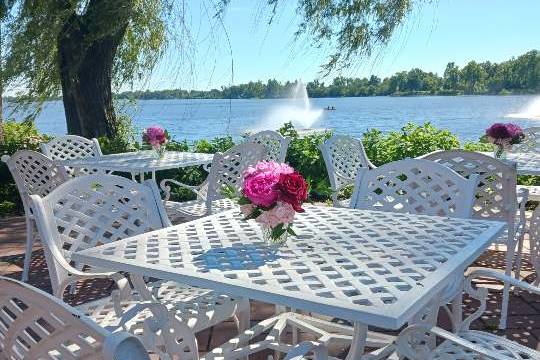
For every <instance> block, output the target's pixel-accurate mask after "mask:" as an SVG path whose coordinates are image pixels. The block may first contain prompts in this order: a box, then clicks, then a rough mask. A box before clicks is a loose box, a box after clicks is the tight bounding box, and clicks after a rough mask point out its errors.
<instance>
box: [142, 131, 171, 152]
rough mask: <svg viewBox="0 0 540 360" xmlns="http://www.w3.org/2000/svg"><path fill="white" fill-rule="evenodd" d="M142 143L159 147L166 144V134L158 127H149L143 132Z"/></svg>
mask: <svg viewBox="0 0 540 360" xmlns="http://www.w3.org/2000/svg"><path fill="white" fill-rule="evenodd" d="M143 141H145V142H147V143H148V144H150V145H152V146H154V147H159V146H160V145H163V144H165V143H167V133H166V132H165V130H163V128H161V127H159V126H150V127H149V128H147V129H145V130H144V133H143Z"/></svg>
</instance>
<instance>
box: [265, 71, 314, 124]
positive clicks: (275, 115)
mask: <svg viewBox="0 0 540 360" xmlns="http://www.w3.org/2000/svg"><path fill="white" fill-rule="evenodd" d="M322 114H323V109H317V108H313V107H312V106H311V103H310V101H309V97H308V93H307V89H306V85H305V84H304V83H303V82H302V80H298V81H297V82H296V85H295V86H294V88H293V89H292V90H291V94H290V97H289V101H288V102H287V103H286V104H283V105H278V106H276V107H275V108H273V109H272V110H271V111H270V112H269V113H268V114H267V115H266V116H265V117H264V119H263V121H262V122H261V123H260V124H259V126H257V128H258V129H272V130H276V129H278V128H279V127H280V126H282V125H283V124H284V123H286V122H289V121H290V122H291V123H292V124H293V125H294V127H295V128H296V129H297V130H299V133H309V132H318V131H322V130H323V129H314V128H313V125H314V124H315V123H316V122H317V121H318V120H319V119H320V117H321V116H322Z"/></svg>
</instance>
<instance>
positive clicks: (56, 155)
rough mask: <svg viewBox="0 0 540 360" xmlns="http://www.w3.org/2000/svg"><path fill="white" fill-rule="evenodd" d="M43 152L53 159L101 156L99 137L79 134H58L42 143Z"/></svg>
mask: <svg viewBox="0 0 540 360" xmlns="http://www.w3.org/2000/svg"><path fill="white" fill-rule="evenodd" d="M41 152H42V153H43V154H45V155H47V156H48V157H50V158H51V159H53V160H72V159H81V158H86V157H94V156H101V155H102V153H101V148H100V147H99V143H98V141H97V139H87V138H85V137H82V136H78V135H65V136H58V137H55V138H54V139H52V140H51V141H49V142H48V143H43V144H41Z"/></svg>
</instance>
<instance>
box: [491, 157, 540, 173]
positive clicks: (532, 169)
mask: <svg viewBox="0 0 540 360" xmlns="http://www.w3.org/2000/svg"><path fill="white" fill-rule="evenodd" d="M482 154H484V155H488V156H494V155H493V152H482ZM503 161H509V162H514V163H516V166H517V173H518V175H540V153H534V152H525V153H513V152H507V153H506V159H504V160H503Z"/></svg>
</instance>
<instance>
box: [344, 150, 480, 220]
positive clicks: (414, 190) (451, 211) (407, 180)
mask: <svg viewBox="0 0 540 360" xmlns="http://www.w3.org/2000/svg"><path fill="white" fill-rule="evenodd" d="M477 183H478V177H477V176H475V175H471V177H470V178H469V179H465V178H464V177H462V176H461V175H459V174H457V173H456V172H454V171H453V170H451V169H449V168H447V167H446V166H443V165H440V164H437V163H435V162H432V161H427V160H419V159H405V160H400V161H394V162H391V163H388V164H384V165H383V166H381V167H378V168H376V169H371V170H369V169H365V168H361V169H360V170H359V171H358V176H357V178H356V185H355V188H354V192H353V196H352V199H351V207H352V208H356V209H367V210H380V211H391V212H403V213H411V214H423V215H434V216H451V217H461V218H469V217H471V213H472V205H473V202H474V192H475V189H476V185H477Z"/></svg>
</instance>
